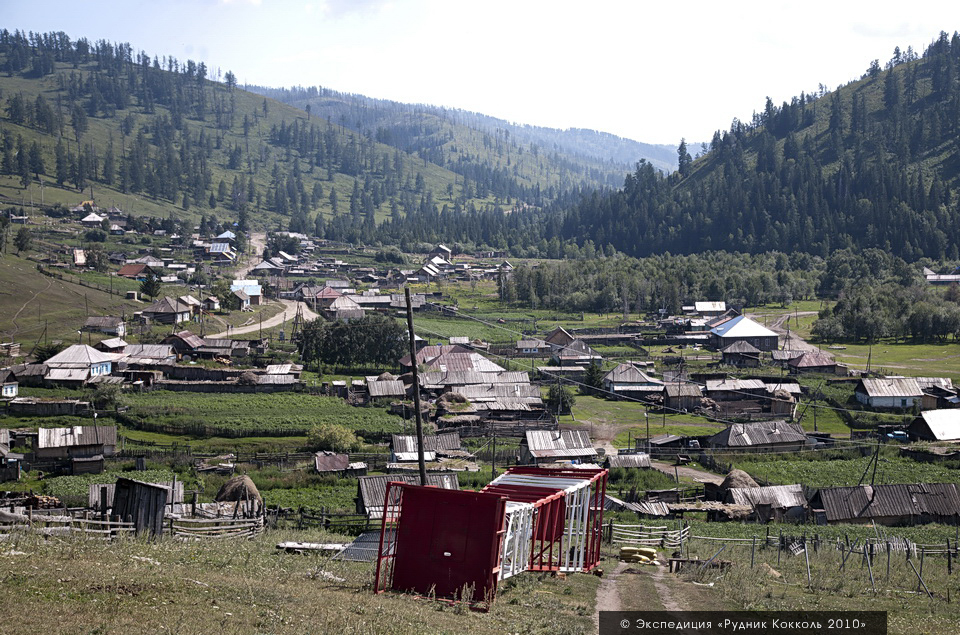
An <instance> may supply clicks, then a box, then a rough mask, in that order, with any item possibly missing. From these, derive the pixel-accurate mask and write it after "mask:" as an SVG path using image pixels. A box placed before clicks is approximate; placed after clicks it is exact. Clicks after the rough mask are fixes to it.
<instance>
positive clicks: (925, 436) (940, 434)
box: [907, 408, 960, 441]
mask: <svg viewBox="0 0 960 635" xmlns="http://www.w3.org/2000/svg"><path fill="white" fill-rule="evenodd" d="M907 432H908V433H909V434H910V437H911V438H912V439H918V440H922V441H960V410H957V409H953V408H951V409H948V410H926V411H924V412H921V413H920V415H919V416H918V417H917V418H916V419H914V420H913V422H912V423H911V424H910V427H908V428H907Z"/></svg>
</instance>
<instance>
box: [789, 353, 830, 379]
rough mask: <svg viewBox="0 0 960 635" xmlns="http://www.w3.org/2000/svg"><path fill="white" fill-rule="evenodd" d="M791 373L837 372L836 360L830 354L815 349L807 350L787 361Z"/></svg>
mask: <svg viewBox="0 0 960 635" xmlns="http://www.w3.org/2000/svg"><path fill="white" fill-rule="evenodd" d="M787 368H789V369H790V372H791V373H826V374H829V375H834V374H836V373H837V360H835V359H834V358H833V357H831V356H830V355H828V354H826V353H823V352H820V351H817V352H813V351H807V352H806V353H801V354H800V355H798V356H797V357H794V358H792V359H790V360H789V361H788V362H787Z"/></svg>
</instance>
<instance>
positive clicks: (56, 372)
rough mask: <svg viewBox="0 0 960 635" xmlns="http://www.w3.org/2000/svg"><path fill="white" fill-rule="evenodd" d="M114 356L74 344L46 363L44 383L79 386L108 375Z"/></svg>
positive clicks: (84, 345) (83, 345)
mask: <svg viewBox="0 0 960 635" xmlns="http://www.w3.org/2000/svg"><path fill="white" fill-rule="evenodd" d="M115 359H116V356H115V355H112V354H110V353H101V352H100V351H98V350H97V349H95V348H93V347H92V346H87V345H86V344H74V345H73V346H68V347H67V348H65V349H64V350H62V351H60V352H59V353H57V354H56V355H54V356H53V357H51V358H50V359H48V360H47V361H46V362H44V365H45V366H46V367H47V372H46V374H45V375H44V377H43V379H44V382H45V383H52V384H61V385H71V386H81V385H83V384H85V383H87V382H88V381H90V380H91V379H93V378H95V377H98V376H101V375H109V374H110V373H111V372H112V370H113V362H114V360H115Z"/></svg>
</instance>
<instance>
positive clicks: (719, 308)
mask: <svg viewBox="0 0 960 635" xmlns="http://www.w3.org/2000/svg"><path fill="white" fill-rule="evenodd" d="M693 307H694V310H695V311H696V312H697V313H713V312H719V313H723V312H724V311H726V310H727V303H726V302H694V303H693Z"/></svg>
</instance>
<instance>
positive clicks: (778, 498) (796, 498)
mask: <svg viewBox="0 0 960 635" xmlns="http://www.w3.org/2000/svg"><path fill="white" fill-rule="evenodd" d="M727 491H728V492H729V494H728V495H729V496H730V497H731V498H732V499H733V503H734V504H736V505H751V506H757V505H770V506H771V507H774V508H776V509H787V508H789V507H806V505H807V498H806V497H805V496H804V495H803V487H802V486H801V485H771V486H769V487H731V488H730V489H729V490H727Z"/></svg>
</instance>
